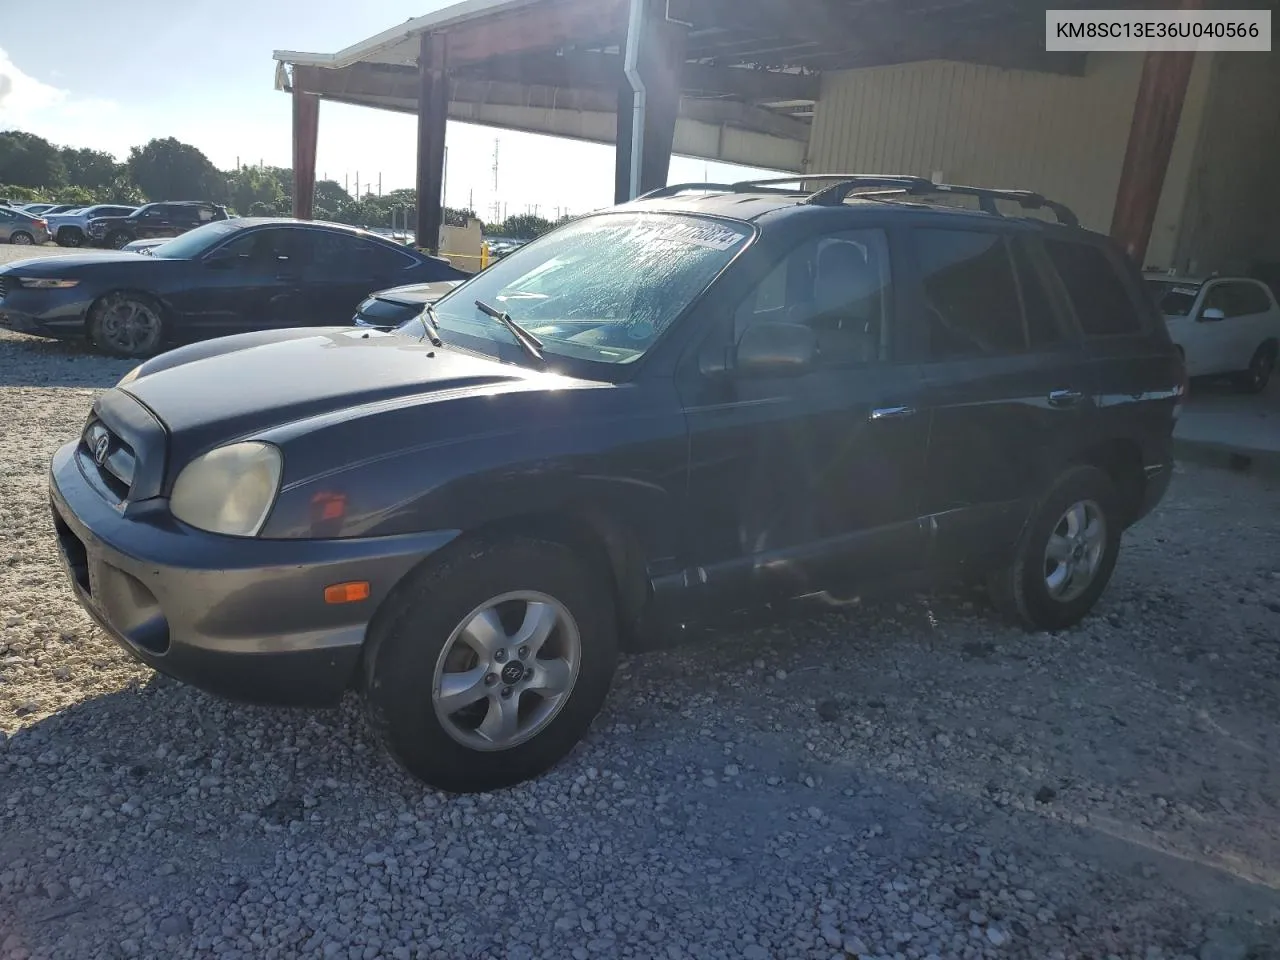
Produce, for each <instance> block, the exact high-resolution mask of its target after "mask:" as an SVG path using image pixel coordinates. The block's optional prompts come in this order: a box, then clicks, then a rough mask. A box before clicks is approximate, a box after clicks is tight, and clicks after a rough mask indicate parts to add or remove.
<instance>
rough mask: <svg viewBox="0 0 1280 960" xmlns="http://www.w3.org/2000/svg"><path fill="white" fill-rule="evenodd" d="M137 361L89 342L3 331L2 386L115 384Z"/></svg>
mask: <svg viewBox="0 0 1280 960" xmlns="http://www.w3.org/2000/svg"><path fill="white" fill-rule="evenodd" d="M134 366H136V363H135V362H134V361H130V360H118V359H115V358H114V357H105V356H103V355H102V354H100V353H97V352H95V351H93V350H92V349H91V348H90V347H89V345H88V344H87V343H83V342H81V341H67V340H43V339H39V338H37V337H27V336H23V335H21V334H15V333H11V332H8V331H0V387H79V388H82V389H103V390H105V389H107V388H108V387H113V386H115V384H116V383H117V382H118V381H119V379H120V378H121V377H123V376H124V375H125V374H126V373H128V372H129V370H131V369H132V368H133V367H134Z"/></svg>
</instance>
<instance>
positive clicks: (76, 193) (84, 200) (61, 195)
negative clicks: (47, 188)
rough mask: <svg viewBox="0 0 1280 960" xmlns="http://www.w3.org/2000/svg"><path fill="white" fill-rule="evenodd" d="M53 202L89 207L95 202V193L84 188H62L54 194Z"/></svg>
mask: <svg viewBox="0 0 1280 960" xmlns="http://www.w3.org/2000/svg"><path fill="white" fill-rule="evenodd" d="M53 200H54V202H56V203H74V204H76V205H78V206H81V207H87V206H89V205H90V204H91V203H94V202H95V200H94V193H93V191H91V190H86V189H85V188H84V187H62V188H61V189H60V190H55V191H54V192H53Z"/></svg>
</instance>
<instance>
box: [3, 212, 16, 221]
mask: <svg viewBox="0 0 1280 960" xmlns="http://www.w3.org/2000/svg"><path fill="white" fill-rule="evenodd" d="M16 219H17V215H16V214H13V213H10V212H9V211H8V210H0V220H16Z"/></svg>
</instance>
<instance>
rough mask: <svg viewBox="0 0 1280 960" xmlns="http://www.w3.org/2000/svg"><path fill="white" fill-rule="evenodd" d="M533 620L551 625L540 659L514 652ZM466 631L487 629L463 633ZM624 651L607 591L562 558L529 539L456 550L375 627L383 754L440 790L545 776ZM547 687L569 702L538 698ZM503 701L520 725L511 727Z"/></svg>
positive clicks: (365, 679) (428, 569)
mask: <svg viewBox="0 0 1280 960" xmlns="http://www.w3.org/2000/svg"><path fill="white" fill-rule="evenodd" d="M535 610H536V611H537V612H538V613H541V614H542V618H543V620H544V621H546V622H549V621H550V619H554V624H553V625H552V626H551V628H550V632H549V634H546V635H545V642H544V643H542V645H541V646H542V650H541V654H539V653H537V652H532V653H531V652H529V649H528V648H527V647H525V646H521V645H520V642H521V641H520V634H521V628H522V627H523V626H526V625H528V624H531V623H535V622H541V621H539V620H538V618H537V617H531V616H530V614H531V612H534V611H535ZM495 614H496V615H497V616H498V618H499V619H498V620H497V621H495V620H493V619H492V618H493V616H494V615H495ZM566 618H567V619H566ZM469 623H471V624H477V623H478V624H480V628H475V627H473V628H472V629H470V630H464V627H466V626H467V625H468V624H469ZM495 623H497V624H498V626H500V627H501V630H497V629H493V628H492V627H493V624H495ZM477 637H479V638H485V637H487V638H490V639H489V641H488V643H481V642H477V641H476V640H475V639H474V638H477ZM575 638H576V647H575ZM617 643H618V641H617V626H616V617H615V614H614V605H613V591H612V584H611V583H609V582H608V580H607V579H606V578H605V577H604V576H603V575H602V574H600V573H599V570H598V567H594V566H592V565H590V564H586V563H583V562H581V561H580V560H579V559H578V557H577V556H575V554H574V552H573V551H572V550H570V549H569V548H568V547H566V546H564V545H562V544H558V543H551V542H546V541H540V540H529V539H523V538H520V539H510V540H501V541H484V540H477V541H470V542H466V543H462V544H457V545H455V546H454V547H452V548H451V549H450V550H449V552H448V554H447V555H445V556H444V557H442V558H440V559H439V560H437V561H435V562H432V563H430V564H428V565H427V566H425V567H424V568H422V569H420V570H419V571H417V572H416V573H414V574H411V576H410V578H409V579H408V580H407V581H406V582H405V583H404V584H403V585H401V586H400V587H398V588H397V589H396V591H395V592H394V593H393V594H392V596H391V597H389V598H388V599H387V601H386V607H385V609H384V610H381V611H379V614H378V616H377V617H376V618H375V622H374V625H373V627H372V629H371V630H370V634H369V638H368V641H367V642H366V646H365V652H364V661H363V671H362V684H361V686H362V690H361V692H362V694H363V697H364V703H365V713H366V716H367V717H368V721H369V725H370V727H371V728H372V729H373V731H374V733H375V734H376V736H377V737H378V739H379V740H380V741H381V743H382V745H383V747H384V749H386V751H387V752H388V753H389V754H390V755H391V756H392V757H393V758H394V759H395V760H396V761H397V762H398V763H399V764H400V765H401V766H402V767H404V769H405V770H407V771H408V772H409V773H410V774H411V775H413V776H414V777H417V778H418V779H419V780H422V781H424V782H425V783H427V784H430V785H431V786H433V787H436V788H438V789H441V790H446V791H449V792H451V793H477V792H483V791H489V790H497V789H501V788H503V787H510V786H514V785H515V784H517V783H521V782H522V781H525V780H528V779H531V778H533V777H536V776H538V775H539V774H542V773H544V772H545V771H547V770H549V769H550V768H551V767H553V766H554V765H555V764H556V763H558V762H559V761H560V760H561V759H562V758H563V757H564V756H565V755H566V754H568V753H569V751H570V750H572V749H573V747H574V746H575V745H576V744H577V742H578V741H579V740H580V739H581V738H582V736H583V735H584V734H585V733H586V732H587V729H588V728H589V727H590V725H591V721H592V720H593V719H594V717H595V715H596V714H597V713H598V712H599V711H600V707H601V706H602V705H603V703H604V700H605V697H606V695H607V694H608V692H609V686H610V683H611V682H612V679H613V671H614V666H615V664H616V663H617ZM481 649H485V650H487V651H488V653H485V654H481V653H480V652H479V651H480V650H481ZM497 651H501V652H502V653H505V656H501V655H500V653H499V652H497ZM575 656H576V666H575V660H574V657H575ZM553 661H554V662H555V663H556V664H559V666H557V667H555V668H552V666H551V664H552V662H553ZM535 664H536V666H533V665H535ZM526 665H529V666H526ZM530 666H533V669H532V670H531V669H530ZM521 672H523V673H524V675H523V677H521V676H520V674H521ZM449 676H453V677H455V678H456V679H455V683H454V686H455V687H457V688H459V689H465V690H466V692H465V693H461V694H460V695H459V696H458V697H457V700H456V703H457V704H458V705H459V709H458V710H457V711H455V712H451V711H450V710H449V709H448V705H446V704H444V703H442V702H441V698H440V691H441V689H442V687H444V688H447V686H448V680H447V679H446V678H447V677H449ZM543 684H545V685H546V686H547V688H548V689H550V690H563V691H564V692H563V693H561V694H560V695H559V696H558V697H555V696H553V697H547V696H544V695H543V694H541V693H538V692H537V688H538V687H539V686H540V685H543ZM508 691H510V692H511V696H510V697H508V696H506V693H507V692H508ZM424 692H425V693H426V694H427V695H425V696H424ZM468 697H469V698H471V699H470V700H468ZM504 702H505V703H507V704H511V703H513V702H514V703H515V704H516V708H515V709H516V713H515V716H517V717H519V716H523V719H521V720H520V721H519V722H518V723H515V724H514V725H513V726H511V727H508V728H506V729H505V730H504V728H503V727H502V725H501V723H500V721H501V720H502V719H503V718H504V717H506V716H509V715H510V714H509V713H508V712H507V711H504V710H503V704H504ZM465 704H469V705H465ZM486 726H489V727H490V730H489V731H487V732H486V730H485V729H484V728H485V727H486ZM490 734H492V737H491V736H490Z"/></svg>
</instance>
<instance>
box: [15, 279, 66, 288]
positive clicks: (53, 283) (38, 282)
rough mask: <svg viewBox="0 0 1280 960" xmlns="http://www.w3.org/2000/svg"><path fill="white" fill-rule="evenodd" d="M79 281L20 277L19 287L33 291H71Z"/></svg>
mask: <svg viewBox="0 0 1280 960" xmlns="http://www.w3.org/2000/svg"><path fill="white" fill-rule="evenodd" d="M79 282H80V281H79V280H55V279H53V278H52V277H18V285H19V286H23V287H28V288H29V289H32V290H70V289H71V288H72V287H74V286H75V285H76V284H77V283H79Z"/></svg>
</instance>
